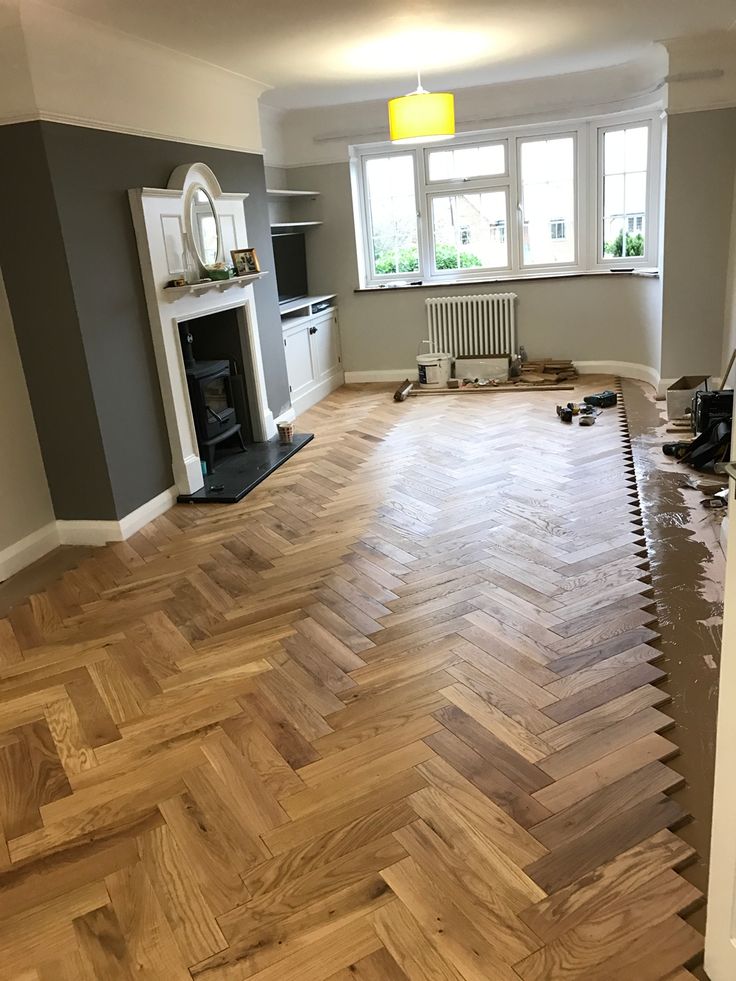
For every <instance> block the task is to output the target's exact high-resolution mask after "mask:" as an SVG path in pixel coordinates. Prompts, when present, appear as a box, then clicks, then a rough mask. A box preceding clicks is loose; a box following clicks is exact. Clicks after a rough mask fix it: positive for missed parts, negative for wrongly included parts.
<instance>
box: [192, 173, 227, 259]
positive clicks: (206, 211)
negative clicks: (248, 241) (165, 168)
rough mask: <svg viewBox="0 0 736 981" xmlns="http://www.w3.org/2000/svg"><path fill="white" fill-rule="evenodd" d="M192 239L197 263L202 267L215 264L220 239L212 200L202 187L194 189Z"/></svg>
mask: <svg viewBox="0 0 736 981" xmlns="http://www.w3.org/2000/svg"><path fill="white" fill-rule="evenodd" d="M190 217H191V224H192V238H193V239H194V248H195V249H196V252H197V256H198V258H199V261H200V262H201V263H202V265H203V266H209V265H210V264H211V263H213V262H217V256H218V255H219V252H220V237H219V229H218V225H217V218H216V217H215V206H214V204H213V203H212V198H211V197H210V196H209V194H208V193H207V191H205V189H204V188H203V187H197V188H195V191H194V194H193V195H192V206H191V215H190Z"/></svg>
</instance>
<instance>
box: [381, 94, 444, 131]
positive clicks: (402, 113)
mask: <svg viewBox="0 0 736 981" xmlns="http://www.w3.org/2000/svg"><path fill="white" fill-rule="evenodd" d="M388 123H389V130H390V133H391V140H392V142H393V143H418V142H429V141H430V140H443V139H445V138H446V137H448V136H454V135H455V96H454V95H452V93H451V92H412V94H411V95H402V96H401V97H400V98H398V99H390V100H389V103H388Z"/></svg>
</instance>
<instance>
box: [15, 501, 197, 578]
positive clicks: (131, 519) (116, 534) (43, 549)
mask: <svg viewBox="0 0 736 981" xmlns="http://www.w3.org/2000/svg"><path fill="white" fill-rule="evenodd" d="M177 493H178V491H177V489H176V487H170V488H169V489H168V490H166V491H164V492H163V493H162V494H159V495H158V496H157V497H154V498H152V500H150V501H146V503H145V504H142V505H141V506H140V507H139V508H136V509H135V511H131V512H130V514H126V515H125V517H124V518H121V519H120V520H119V521H51V522H49V524H47V525H44V527H43V528H39V529H38V531H34V532H32V533H31V534H30V535H26V537H25V538H22V539H21V540H20V541H19V542H15V543H14V544H13V545H9V546H8V547H7V548H5V549H3V550H2V551H0V582H3V581H4V580H5V579H7V578H8V577H9V576H13V575H15V573H16V572H20V571H21V569H25V567H26V566H28V565H30V564H31V563H32V562H36V561H38V559H41V558H43V556H44V555H47V554H48V553H49V552H52V551H53V550H54V549H55V548H58V547H59V545H105V544H107V542H124V541H125V540H126V539H127V538H130V537H131V535H135V533H136V532H137V531H140V529H141V528H142V527H143V526H144V525H147V524H148V522H149V521H153V519H154V518H158V516H159V515H161V514H164V513H165V512H166V511H168V510H169V508H171V507H173V506H174V504H176V496H177Z"/></svg>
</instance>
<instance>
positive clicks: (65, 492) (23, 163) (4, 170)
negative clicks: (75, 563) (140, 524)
mask: <svg viewBox="0 0 736 981" xmlns="http://www.w3.org/2000/svg"><path fill="white" fill-rule="evenodd" d="M0 186H1V187H2V188H3V199H4V200H3V222H2V233H1V234H0V267H1V268H2V272H3V277H4V279H5V288H6V291H7V295H8V301H9V304H10V309H11V313H12V317H13V321H14V324H15V333H16V337H17V340H18V348H19V350H20V356H21V360H22V362H23V370H24V372H25V376H26V381H27V384H28V392H29V394H30V397H31V405H32V407H33V416H34V419H35V421H36V429H37V431H38V439H39V443H40V446H41V452H42V454H43V461H44V465H45V468H46V476H47V478H48V482H49V488H50V491H51V499H52V501H53V505H54V512H55V514H56V516H57V517H58V518H90V519H105V518H112V517H114V516H115V505H114V500H113V493H112V487H111V484H110V477H109V474H108V471H107V463H106V460H105V453H104V448H103V443H102V437H101V434H100V427H99V422H98V419H97V414H96V411H95V407H94V401H93V397H92V388H91V384H90V379H89V374H88V370H87V361H86V356H85V351H84V345H83V341H82V335H81V334H80V331H79V320H78V317H77V308H76V302H75V296H74V292H73V290H72V285H71V282H70V279H69V269H68V266H67V258H66V252H65V249H64V242H63V239H62V231H61V226H60V224H59V219H58V215H57V211H56V201H55V198H54V189H53V185H52V182H51V176H50V173H49V169H48V165H47V161H46V153H45V149H44V145H43V134H42V130H41V126H40V124H39V123H22V124H19V125H15V126H0Z"/></svg>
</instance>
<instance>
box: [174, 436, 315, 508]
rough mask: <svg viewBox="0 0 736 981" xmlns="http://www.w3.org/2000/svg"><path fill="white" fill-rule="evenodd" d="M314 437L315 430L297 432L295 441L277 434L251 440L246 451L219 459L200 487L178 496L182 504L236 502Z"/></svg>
mask: <svg viewBox="0 0 736 981" xmlns="http://www.w3.org/2000/svg"><path fill="white" fill-rule="evenodd" d="M313 439H314V433H294V442H293V443H289V444H288V445H286V446H282V445H281V443H279V440H278V437H277V436H274V437H273V439H269V440H268V441H267V442H265V443H248V444H247V446H248V450H247V452H246V453H234V454H233V455H232V456H228V457H224V458H220V459H218V460H217V463H216V467H217V469H216V470H215V472H214V473H213V474H210V476H208V477H205V478H204V487H203V488H202V489H201V490H198V491H196V492H195V493H194V494H180V495H179V497H178V498H177V500H178V501H179V503H180V504H194V503H196V504H237V502H238V501H240V500H242V499H243V498H244V497H245V495H246V494H249V493H250V492H251V491H252V490H253V489H254V488H255V487H257V486H258V485H259V484H260V483H261V481H262V480H265V479H266V477H268V475H269V474H270V473H273V472H274V470H278V468H279V467H280V466H281V464H282V463H286V461H287V460H288V459H289V458H290V457H292V456H294V454H295V453H298V451H299V450H300V449H301V448H302V446H306V445H307V443H309V442H310V441H311V440H313ZM216 488H221V490H216Z"/></svg>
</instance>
